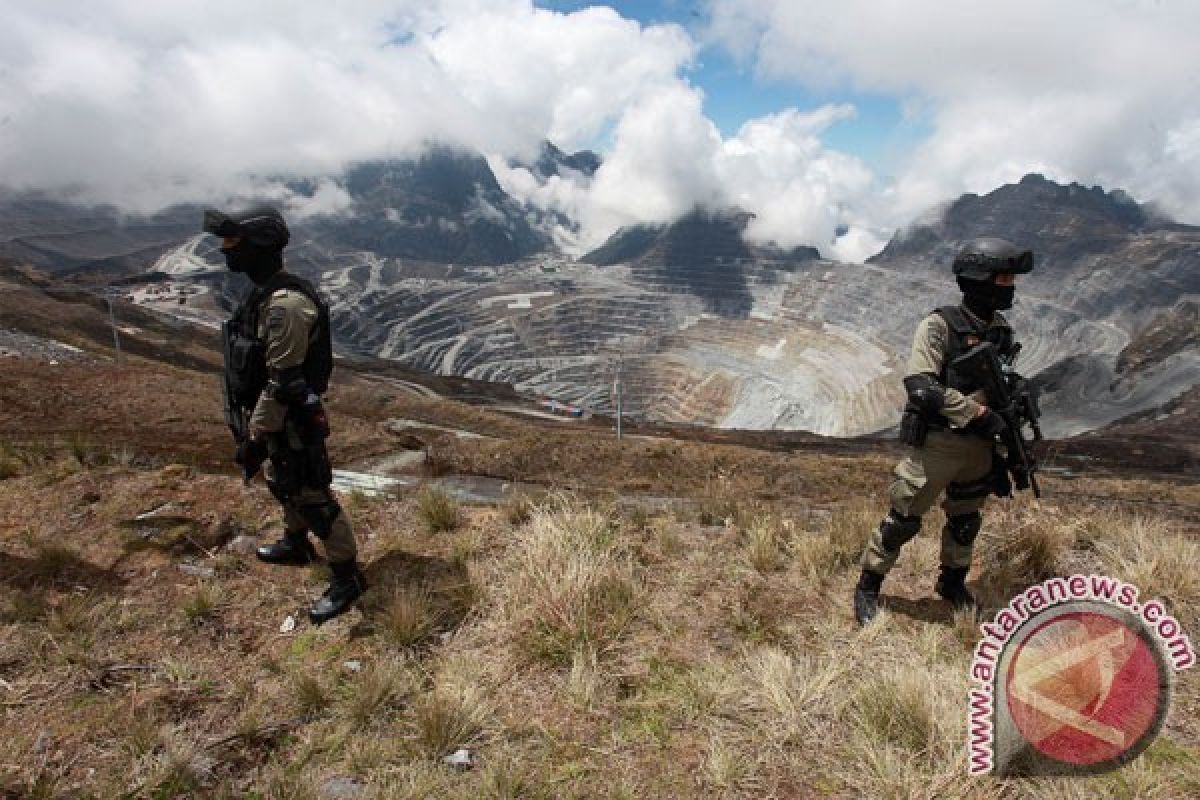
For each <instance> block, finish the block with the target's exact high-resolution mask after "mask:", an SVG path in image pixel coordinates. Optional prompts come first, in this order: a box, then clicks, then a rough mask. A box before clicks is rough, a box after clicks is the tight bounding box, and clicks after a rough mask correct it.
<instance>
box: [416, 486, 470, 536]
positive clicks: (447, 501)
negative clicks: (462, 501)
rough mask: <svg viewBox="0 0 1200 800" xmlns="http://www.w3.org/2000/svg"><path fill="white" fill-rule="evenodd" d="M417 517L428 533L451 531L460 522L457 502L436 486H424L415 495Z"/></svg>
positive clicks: (460, 516)
mask: <svg viewBox="0 0 1200 800" xmlns="http://www.w3.org/2000/svg"><path fill="white" fill-rule="evenodd" d="M417 516H418V518H420V520H421V522H422V523H423V524H424V525H425V529H426V530H428V531H429V532H430V533H440V532H443V531H452V530H454V529H455V528H457V527H458V526H459V524H460V523H461V522H462V512H461V509H460V508H459V505H458V501H457V500H455V499H454V498H453V497H452V496H450V494H449V493H448V492H447V491H446V490H445V489H440V488H438V487H436V486H426V487H425V488H423V489H421V491H420V492H418V493H417Z"/></svg>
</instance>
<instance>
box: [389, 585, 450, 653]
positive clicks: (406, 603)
mask: <svg viewBox="0 0 1200 800" xmlns="http://www.w3.org/2000/svg"><path fill="white" fill-rule="evenodd" d="M379 624H380V626H381V627H382V629H383V634H384V636H385V637H386V638H387V640H388V641H389V642H391V643H392V644H394V645H396V646H397V647H413V646H415V645H418V644H422V643H423V642H425V641H426V640H428V639H429V637H430V636H432V635H433V633H434V631H435V630H436V629H437V624H438V613H437V610H436V608H435V607H434V600H433V597H432V595H431V594H430V592H429V590H428V589H425V588H422V587H416V588H414V587H410V586H399V587H395V588H393V589H392V590H391V592H389V593H388V596H387V598H386V599H385V600H384V602H383V607H382V609H381V611H380V614H379Z"/></svg>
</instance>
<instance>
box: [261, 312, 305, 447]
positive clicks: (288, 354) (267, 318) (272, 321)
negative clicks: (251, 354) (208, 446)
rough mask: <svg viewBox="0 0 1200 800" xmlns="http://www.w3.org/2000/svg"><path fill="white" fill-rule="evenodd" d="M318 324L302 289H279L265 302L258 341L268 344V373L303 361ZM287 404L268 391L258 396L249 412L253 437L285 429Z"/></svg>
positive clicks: (278, 371)
mask: <svg viewBox="0 0 1200 800" xmlns="http://www.w3.org/2000/svg"><path fill="white" fill-rule="evenodd" d="M316 324H317V307H316V305H315V304H314V303H313V301H312V300H309V299H308V297H307V296H305V294H304V293H303V292H298V291H296V290H295V289H277V290H275V291H274V292H272V293H271V296H270V297H268V298H267V299H266V301H265V302H264V303H263V308H262V311H261V312H260V313H259V315H258V330H257V331H256V332H255V333H256V334H257V335H258V338H259V341H261V342H263V343H264V344H265V345H266V351H267V353H266V361H267V375H268V376H270V377H271V378H275V377H277V376H278V375H279V373H280V372H281V371H283V370H285V369H289V368H291V367H298V366H300V365H301V364H303V363H304V356H305V355H306V354H307V353H308V343H309V338H310V337H311V336H312V332H313V328H314V326H315V325H316ZM286 416H287V406H286V405H284V404H283V403H280V402H279V401H278V400H276V399H275V398H274V397H270V396H269V395H268V394H267V392H263V393H262V394H261V395H259V397H258V404H257V405H255V406H254V413H253V414H251V415H250V437H251V438H257V437H258V436H259V434H263V433H275V432H277V431H281V430H283V422H284V418H285V417H286Z"/></svg>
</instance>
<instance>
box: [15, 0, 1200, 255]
mask: <svg viewBox="0 0 1200 800" xmlns="http://www.w3.org/2000/svg"><path fill="white" fill-rule="evenodd" d="M704 9H705V11H704V15H702V16H703V18H704V19H705V20H706V28H705V31H704V33H703V35H698V34H695V33H689V32H688V31H686V30H684V29H683V28H681V27H679V26H678V25H672V24H653V25H651V24H642V23H639V22H638V21H636V20H632V19H628V18H624V17H622V16H621V15H620V14H619V13H617V12H616V11H614V10H612V9H611V8H606V7H602V6H601V7H591V8H585V9H582V10H579V11H575V12H572V13H559V12H554V11H549V10H546V9H541V8H537V7H536V6H535V5H534V4H533V3H532V2H530V0H432V1H431V0H394V1H393V2H383V1H382V0H347V2H342V3H338V4H336V6H334V5H331V4H315V3H302V4H296V3H287V2H283V0H273V1H271V2H258V3H242V2H234V0H207V1H205V2H201V0H179V2H172V3H157V4H146V3H142V2H135V0H92V1H91V2H83V1H82V0H63V2H56V3H40V4H34V3H23V2H17V0H0V10H2V11H3V12H4V19H5V25H4V26H3V27H2V28H0V75H2V76H3V80H0V175H3V182H4V183H5V184H7V185H11V186H16V187H37V188H46V189H58V190H63V189H72V190H74V191H75V197H76V198H77V199H83V200H88V201H106V202H112V203H116V204H118V205H121V206H123V207H126V208H130V209H136V210H152V209H155V208H159V207H162V206H164V205H167V204H170V203H174V202H180V201H196V202H222V201H225V200H227V199H229V197H230V196H232V195H243V196H244V195H248V194H256V195H259V196H271V197H275V198H278V199H280V200H281V202H285V203H286V204H287V205H288V206H289V208H290V210H291V211H292V212H293V213H299V214H305V213H307V214H313V213H330V212H337V211H339V210H342V209H345V208H346V207H347V206H348V200H347V195H346V193H345V191H344V188H342V187H341V186H340V185H339V184H338V182H337V181H338V180H340V178H341V176H342V175H343V174H344V172H345V169H346V168H347V166H349V165H352V164H355V163H361V162H365V161H373V160H380V159H388V158H406V157H412V156H416V155H417V154H418V153H419V152H420V151H422V150H423V149H424V148H425V147H426V146H427V145H428V144H429V143H431V142H440V143H445V144H450V145H457V146H460V147H465V148H467V149H471V150H477V151H480V152H483V153H487V154H489V155H490V156H492V158H491V164H492V168H493V170H494V171H495V172H496V174H497V178H498V179H499V181H500V183H501V185H502V186H503V187H504V189H505V190H506V191H508V192H509V193H511V194H513V195H514V196H516V197H517V198H518V199H520V200H522V201H524V202H527V203H529V204H531V205H533V206H536V207H538V208H541V209H543V210H545V211H550V212H555V214H549V215H546V216H545V218H547V219H558V218H560V217H558V216H556V215H566V216H567V217H569V218H570V219H571V220H573V221H574V224H566V225H563V226H561V227H560V228H559V229H558V230H557V231H556V236H557V238H558V240H559V242H560V244H562V245H563V246H564V247H567V248H570V249H574V250H576V251H583V250H586V249H588V248H590V247H594V246H596V245H598V244H599V243H601V242H603V241H604V240H605V239H606V238H607V237H608V236H609V235H610V234H611V233H613V231H615V230H616V229H617V228H619V227H621V226H624V225H630V224H637V223H661V222H666V221H669V220H671V219H673V218H677V217H679V216H680V215H682V214H684V213H687V212H688V211H690V210H692V209H693V208H696V207H697V206H699V207H702V208H720V207H726V206H736V207H739V208H742V209H744V210H746V211H749V212H752V213H753V214H755V219H754V221H753V222H752V224H751V225H750V226H749V228H748V229H747V236H748V237H750V238H751V239H753V240H755V241H758V242H763V243H765V242H769V241H774V242H776V243H777V244H779V245H781V246H783V247H792V246H796V245H801V244H807V245H813V246H816V247H818V248H819V249H820V250H821V252H822V253H825V254H828V255H830V256H833V257H837V258H842V259H847V260H861V259H862V258H864V257H866V256H868V255H870V254H871V253H872V252H874V251H875V250H877V249H878V248H879V247H880V246H881V245H882V243H883V242H884V241H886V238H887V236H888V234H889V233H890V231H891V229H893V228H894V227H896V226H898V225H901V224H904V223H906V222H908V221H909V220H910V219H911V218H912V217H913V216H914V215H915V214H916V213H918V212H919V211H921V210H923V209H924V208H926V207H928V206H930V205H932V204H936V203H939V202H942V201H945V200H948V199H951V198H953V197H955V196H957V195H958V194H959V193H960V192H962V191H976V192H980V191H987V190H990V189H992V188H994V187H995V186H997V185H999V184H1001V183H1003V182H1005V181H1010V180H1015V179H1017V178H1019V177H1020V176H1021V175H1023V174H1025V173H1026V172H1030V171H1037V172H1041V173H1043V174H1046V175H1048V176H1050V177H1054V178H1058V179H1060V180H1079V181H1082V182H1085V183H1096V182H1099V183H1103V184H1105V185H1108V186H1123V187H1126V188H1128V189H1130V190H1131V191H1132V192H1133V193H1134V194H1135V195H1136V196H1138V197H1139V198H1140V199H1143V200H1145V199H1152V200H1157V201H1159V202H1161V203H1162V204H1163V205H1164V206H1165V207H1166V208H1167V209H1168V210H1169V211H1171V212H1173V213H1175V214H1177V215H1178V216H1180V217H1181V218H1183V219H1185V220H1196V218H1197V213H1196V212H1195V211H1193V209H1195V208H1197V207H1200V108H1198V104H1197V101H1196V97H1198V96H1200V91H1197V78H1196V77H1195V75H1196V74H1197V72H1196V70H1195V69H1194V66H1195V64H1194V62H1195V56H1194V55H1193V53H1194V47H1193V46H1192V43H1193V42H1194V41H1195V40H1196V38H1197V37H1198V35H1200V7H1194V4H1185V3H1182V2H1169V1H1168V2H1158V3H1149V2H1116V0H1109V2H1085V1H1084V0H1052V1H1051V2H1032V0H1028V1H1026V0H1018V1H1015V2H1012V3H1007V4H1002V5H997V4H993V3H985V2H976V1H975V0H972V2H964V3H956V4H952V5H951V6H950V7H947V6H946V4H944V3H936V2H933V0H914V2H906V3H890V2H889V3H875V2H866V1H865V0H851V1H850V2H847V3H844V4H840V5H839V6H837V8H834V7H832V6H829V4H825V3H816V2H805V3H795V2H783V1H782V0H754V2H750V0H712V1H711V2H710V3H709V4H707V5H706V6H704ZM1064 31H1066V32H1067V33H1064ZM705 48H727V49H728V50H730V51H732V52H734V53H737V54H740V56H741V57H743V58H744V59H745V62H746V63H747V64H750V65H753V68H754V70H755V71H756V72H757V73H758V74H759V75H760V76H762V77H763V78H765V79H769V80H776V81H790V82H797V83H800V84H804V85H808V86H812V87H818V88H822V89H838V88H846V89H848V90H850V91H869V92H875V93H882V94H885V95H893V96H898V97H900V98H902V100H903V102H905V103H907V104H908V107H909V108H910V109H911V110H912V114H913V115H914V116H915V117H918V118H921V119H924V120H926V121H927V123H928V126H929V128H930V130H931V134H930V136H929V137H928V138H927V139H926V140H924V141H922V142H920V143H919V144H918V145H917V146H916V148H915V150H913V151H912V152H911V153H909V154H907V156H906V158H905V159H904V161H903V165H902V168H901V169H900V170H899V171H898V172H897V173H896V175H895V177H894V179H892V178H889V179H887V180H886V181H884V180H883V179H881V178H880V176H878V175H875V174H873V173H872V171H871V169H870V168H869V167H868V166H867V164H866V163H865V162H863V161H862V160H861V159H859V158H858V157H856V156H853V155H850V154H847V153H842V152H839V151H837V150H835V149H832V148H830V147H829V146H828V145H827V143H826V131H827V130H828V128H829V127H830V126H832V125H836V124H838V123H839V122H841V121H843V120H846V119H849V118H851V117H852V116H853V115H854V114H855V113H856V110H855V109H854V108H853V106H852V105H851V104H848V103H838V102H834V103H830V104H827V105H821V106H818V107H809V108H781V109H778V110H777V111H775V112H774V113H771V114H768V115H765V116H761V117H758V118H756V119H750V120H748V121H746V122H745V123H744V125H742V127H741V128H740V129H739V130H737V131H736V132H733V133H731V134H730V133H725V134H723V133H722V132H721V131H720V130H719V129H718V128H717V127H716V125H715V124H714V123H713V121H712V120H711V119H710V118H709V117H708V116H707V115H706V112H705V97H704V93H703V90H702V89H701V88H700V87H698V86H696V85H694V84H693V82H692V80H693V77H695V76H697V75H698V72H696V71H695V68H696V65H697V63H698V61H699V60H701V59H703V57H704V54H705V53H706V52H711V51H709V50H705ZM546 139H549V140H551V141H553V142H555V143H556V144H558V145H560V146H561V147H563V148H564V149H567V150H574V149H577V148H580V147H592V148H597V149H600V150H602V151H603V156H604V159H603V163H602V165H601V166H600V168H599V169H598V170H597V171H596V172H595V174H594V175H585V174H582V173H579V174H576V173H570V172H568V173H564V174H562V175H554V176H542V175H534V174H533V173H531V172H530V171H529V170H528V169H524V168H521V167H514V166H512V164H513V163H526V164H528V163H531V162H532V160H533V159H535V158H536V157H537V154H538V152H539V148H540V147H541V144H542V142H543V141H544V140H546ZM513 159H516V161H513ZM294 177H304V178H307V179H310V180H315V181H322V180H323V181H324V182H323V183H321V184H320V185H321V187H322V190H321V192H318V193H317V194H315V195H312V196H309V197H298V196H293V195H290V194H289V193H288V192H287V190H286V185H287V179H289V178H294Z"/></svg>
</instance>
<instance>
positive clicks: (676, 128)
mask: <svg viewBox="0 0 1200 800" xmlns="http://www.w3.org/2000/svg"><path fill="white" fill-rule="evenodd" d="M702 106H703V97H702V95H701V93H700V92H699V91H698V90H697V89H694V88H691V87H688V86H683V85H673V86H667V87H664V88H663V89H661V90H660V91H659V92H657V93H655V94H648V95H647V96H645V97H643V98H641V99H640V100H639V101H638V102H635V103H634V104H633V105H632V106H630V107H629V108H628V109H627V110H626V112H625V113H624V115H623V116H622V117H621V120H620V122H619V123H618V125H617V127H616V131H615V134H614V143H613V147H612V150H611V151H610V152H609V153H608V154H607V157H606V160H605V162H604V163H603V164H602V165H601V167H600V169H599V170H597V172H596V174H595V176H594V178H593V179H591V180H590V181H582V180H575V181H572V180H563V179H560V178H558V177H553V178H551V179H550V180H549V181H547V182H545V183H542V184H539V183H538V182H537V181H536V180H535V179H534V178H533V176H532V175H531V174H530V172H529V171H528V170H526V169H521V168H517V169H512V168H508V167H506V166H505V165H503V164H502V163H499V162H498V161H493V169H494V170H495V171H496V172H497V176H498V177H499V179H500V181H501V184H502V185H503V186H504V188H505V189H506V190H507V191H509V192H510V193H512V194H513V195H514V196H516V197H519V198H521V199H524V200H526V201H527V202H530V203H532V204H533V205H535V206H538V207H539V208H543V209H547V210H558V211H562V212H564V213H566V214H567V215H568V216H569V217H571V218H572V219H575V220H579V221H580V222H581V223H582V230H581V232H580V235H579V236H572V235H570V234H569V233H568V232H567V231H563V230H560V231H558V234H559V236H558V239H559V241H560V243H562V244H563V245H564V246H565V247H567V248H568V249H570V250H573V251H575V252H581V251H586V250H588V249H591V248H593V247H596V246H598V245H600V244H602V243H603V241H604V239H605V238H607V237H608V236H609V235H610V234H612V233H613V232H614V231H616V230H617V229H618V228H620V227H621V226H624V225H632V224H637V223H651V224H654V223H666V222H670V221H672V220H674V219H676V218H678V217H679V216H681V215H682V214H684V213H686V212H688V211H689V210H691V209H693V208H695V207H697V206H699V207H703V208H709V209H720V208H726V207H729V206H738V207H740V208H742V209H744V210H746V211H750V212H752V213H754V214H755V219H754V220H753V222H752V223H751V225H750V226H749V228H748V229H747V231H746V236H747V238H748V239H749V240H751V241H754V242H758V243H767V242H774V243H775V244H777V245H779V246H781V247H785V248H791V247H795V246H797V245H815V246H816V247H817V248H818V249H820V250H821V252H822V254H823V255H826V256H834V257H839V258H846V259H849V260H856V261H861V260H862V259H864V258H866V257H867V256H870V255H873V254H874V253H876V252H878V250H879V249H880V248H881V247H882V246H883V244H884V242H885V238H884V237H881V236H880V234H879V232H878V231H875V230H873V229H872V227H871V224H870V222H869V214H867V213H866V210H867V209H868V208H869V207H870V206H871V205H872V204H873V200H872V191H873V188H874V180H873V176H872V175H871V173H870V170H868V169H867V167H866V166H865V165H864V164H863V163H862V162H861V161H859V160H858V159H856V158H853V157H851V156H847V155H845V154H841V153H837V152H833V151H830V150H828V149H826V148H825V147H824V146H823V145H822V143H821V140H820V134H821V133H822V132H823V131H824V130H825V129H826V128H827V127H828V126H829V125H831V124H834V123H836V122H838V121H840V120H843V119H846V118H848V117H850V116H852V115H853V113H854V110H853V108H851V107H849V106H825V107H822V108H819V109H817V110H816V111H813V112H810V113H801V112H799V111H797V110H795V109H789V110H786V111H783V112H780V113H778V114H772V115H769V116H766V117H762V118H759V119H754V120H750V121H749V122H747V123H746V124H745V125H743V126H742V128H741V129H740V130H739V131H738V133H737V134H736V135H735V136H732V137H730V138H723V137H722V136H721V133H720V131H718V130H717V128H716V126H715V125H713V123H712V122H711V121H710V120H709V119H708V118H707V117H705V116H704V113H703V109H702ZM840 225H848V226H850V228H851V231H850V232H851V234H853V235H849V236H844V237H841V238H839V239H837V240H836V241H835V233H836V232H837V228H838V227H839V226H840Z"/></svg>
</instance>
